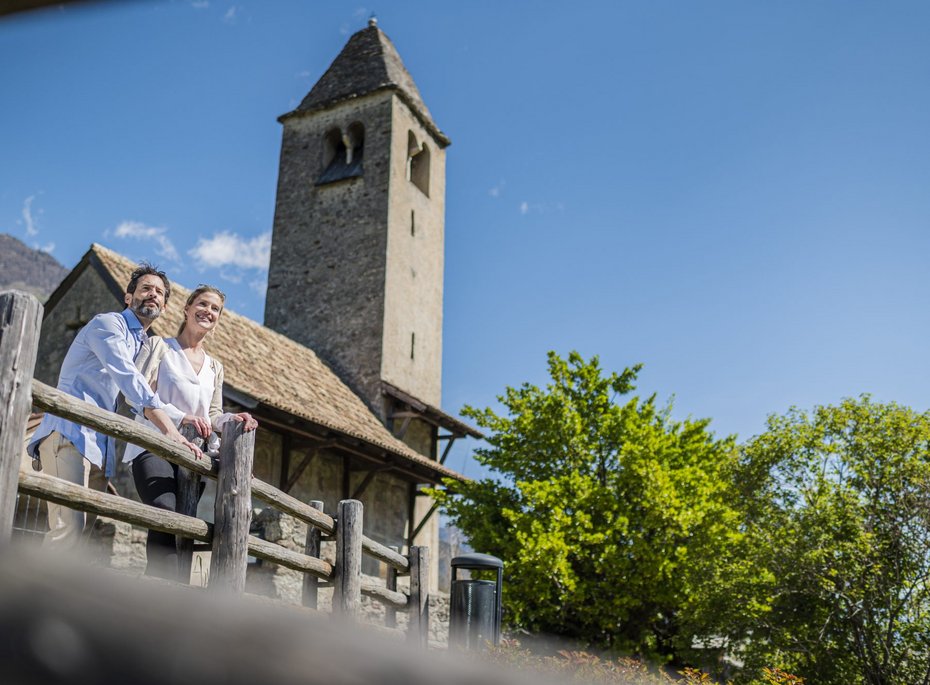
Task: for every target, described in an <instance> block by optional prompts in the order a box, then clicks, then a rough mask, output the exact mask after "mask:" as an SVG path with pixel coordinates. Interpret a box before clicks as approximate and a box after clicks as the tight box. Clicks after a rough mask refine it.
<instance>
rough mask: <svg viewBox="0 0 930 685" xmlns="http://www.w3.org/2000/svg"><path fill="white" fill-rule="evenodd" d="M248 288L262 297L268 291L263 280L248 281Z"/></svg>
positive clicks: (265, 280)
mask: <svg viewBox="0 0 930 685" xmlns="http://www.w3.org/2000/svg"><path fill="white" fill-rule="evenodd" d="M249 287H250V288H251V289H252V290H254V291H255V292H256V293H257V294H258V295H259V296H261V297H264V296H265V293H266V292H267V291H268V280H267V279H265V278H256V279H255V280H254V281H249Z"/></svg>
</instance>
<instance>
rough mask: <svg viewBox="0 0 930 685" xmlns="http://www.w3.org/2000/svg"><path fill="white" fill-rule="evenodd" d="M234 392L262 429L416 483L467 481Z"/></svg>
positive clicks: (234, 399) (229, 395) (232, 395)
mask: <svg viewBox="0 0 930 685" xmlns="http://www.w3.org/2000/svg"><path fill="white" fill-rule="evenodd" d="M230 390H231V392H230V391H227V390H225V389H224V395H225V396H226V397H227V399H229V400H230V401H231V402H233V403H235V404H239V405H241V406H243V407H245V408H246V409H248V410H249V411H250V412H252V413H253V414H255V416H256V418H257V419H258V420H259V425H265V426H269V427H272V428H274V429H277V430H279V431H284V432H287V433H290V434H292V435H296V436H299V437H302V438H305V439H308V440H311V441H314V442H321V443H323V442H325V443H328V444H329V449H332V450H335V451H337V452H342V453H344V454H347V455H349V456H352V457H356V458H360V459H362V460H364V461H367V462H369V463H372V464H377V465H385V464H387V465H390V466H391V471H392V472H393V473H396V474H397V475H399V476H401V477H403V478H404V479H405V480H409V481H411V482H414V483H429V484H432V485H441V484H442V482H443V479H445V478H452V479H454V480H458V481H462V482H464V481H466V480H467V479H466V478H465V477H464V476H462V475H461V474H459V473H456V472H455V471H452V470H451V469H449V468H447V467H444V466H443V465H441V464H440V463H439V462H431V461H430V463H424V462H426V461H427V460H426V457H424V462H419V461H414V460H412V459H410V458H409V457H407V456H406V455H403V454H397V453H395V452H393V451H391V450H389V449H387V448H385V447H382V446H380V445H375V444H373V443H370V442H368V441H366V440H363V439H361V438H358V437H356V436H354V435H349V434H347V433H344V432H342V431H339V430H337V429H334V428H332V427H330V426H324V425H322V424H319V423H316V422H314V421H311V420H308V419H305V418H303V417H299V416H294V415H293V414H290V413H288V412H286V411H284V410H282V409H279V408H277V407H274V406H271V405H268V404H266V403H264V402H260V401H258V400H254V399H253V398H249V397H248V396H247V395H243V393H240V392H238V391H236V390H235V389H230ZM433 464H435V466H434V465H433Z"/></svg>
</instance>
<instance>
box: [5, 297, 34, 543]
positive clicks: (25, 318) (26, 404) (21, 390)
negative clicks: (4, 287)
mask: <svg viewBox="0 0 930 685" xmlns="http://www.w3.org/2000/svg"><path fill="white" fill-rule="evenodd" d="M41 327H42V305H41V304H39V301H38V300H37V299H36V298H35V297H33V296H32V295H29V294H27V293H22V292H18V291H15V290H8V291H5V292H2V293H0V544H5V543H7V542H9V540H10V538H11V537H12V529H13V517H14V516H15V515H16V485H17V483H18V481H19V464H20V459H21V457H22V452H23V436H24V435H25V432H26V421H27V419H28V418H29V409H30V407H31V406H32V373H33V371H35V366H36V354H37V352H38V349H39V331H40V329H41Z"/></svg>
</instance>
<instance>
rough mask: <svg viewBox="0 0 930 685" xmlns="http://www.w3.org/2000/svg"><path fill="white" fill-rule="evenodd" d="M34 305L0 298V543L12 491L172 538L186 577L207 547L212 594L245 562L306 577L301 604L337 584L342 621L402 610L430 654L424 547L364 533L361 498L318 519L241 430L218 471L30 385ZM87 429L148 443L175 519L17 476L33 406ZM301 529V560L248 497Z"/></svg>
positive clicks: (229, 432) (237, 583)
mask: <svg viewBox="0 0 930 685" xmlns="http://www.w3.org/2000/svg"><path fill="white" fill-rule="evenodd" d="M41 319H42V308H41V305H40V304H39V302H38V300H36V299H35V298H34V297H32V296H31V295H26V294H24V293H20V292H15V291H14V292H4V293H0V403H2V407H3V413H2V414H0V546H3V545H6V544H9V540H10V534H11V529H12V525H13V517H14V513H15V506H16V494H17V489H18V491H19V492H20V493H23V494H28V495H31V496H36V497H39V498H42V499H45V500H48V501H52V502H56V503H58V504H62V505H64V506H67V507H70V508H72V509H77V510H80V511H84V512H89V513H94V514H98V515H103V516H108V517H110V518H113V519H116V520H119V521H125V522H127V523H131V524H134V525H138V526H143V527H145V528H149V529H152V530H159V531H163V532H166V533H172V534H174V535H177V536H180V538H182V539H183V540H185V541H187V542H186V543H183V542H182V543H181V544H180V545H179V547H180V551H181V554H180V556H181V558H182V560H185V561H184V563H183V565H182V568H183V567H184V566H186V568H187V570H188V571H189V569H190V555H191V552H192V548H193V542H194V541H200V542H204V543H209V544H210V545H211V549H212V554H211V562H210V563H211V566H210V581H209V586H208V590H209V591H210V592H224V593H233V594H238V593H242V592H243V591H244V588H245V579H246V569H247V564H248V557H249V556H250V555H251V556H253V557H256V558H259V559H263V560H267V561H270V562H273V563H275V564H280V565H281V566H285V567H287V568H290V569H294V570H296V571H300V572H301V573H303V574H304V583H303V603H304V605H305V606H307V607H310V608H314V609H315V608H317V595H318V590H319V588H320V587H321V586H322V587H328V586H331V587H332V588H333V613H334V614H336V615H339V616H342V617H345V618H348V619H355V618H357V617H358V615H359V611H360V607H361V596H362V595H366V596H368V597H370V598H372V599H375V600H377V601H379V602H381V603H383V604H384V605H385V607H386V619H385V622H386V625H387V626H388V627H393V626H394V624H395V612H396V610H398V609H401V610H406V611H407V612H408V639H409V641H410V642H412V643H414V644H417V645H419V646H422V647H424V648H425V647H426V645H427V639H428V635H429V612H428V599H429V548H427V547H411V548H410V554H409V556H405V555H402V554H400V553H399V552H397V551H396V550H394V549H391V548H388V547H386V546H384V545H382V544H380V543H378V542H376V541H374V540H371V539H369V538H368V537H366V536H365V535H363V534H362V523H363V508H362V503H361V502H359V501H357V500H343V501H341V502H339V506H338V509H337V514H336V516H335V517H331V516H328V515H327V514H325V513H323V511H322V510H323V503H322V502H319V501H314V502H311V503H309V504H307V503H304V502H301V501H300V500H298V499H296V498H294V497H292V496H290V495H288V494H286V493H284V492H282V491H281V490H278V489H277V488H275V487H273V486H271V485H269V484H268V483H265V482H263V481H261V480H258V479H256V478H254V477H253V476H252V458H253V451H254V442H255V433H254V432H249V433H246V432H244V431H243V430H242V424H241V423H239V422H229V423H227V424H226V427H225V429H224V431H223V440H222V443H221V447H220V455H219V460H218V462H217V463H215V464H214V463H213V462H212V460H210V459H200V460H198V459H195V458H194V456H193V454H192V453H191V452H190V451H189V450H188V449H186V448H184V447H182V446H180V445H178V444H176V443H173V442H171V441H170V440H168V439H167V438H165V437H164V436H163V435H161V434H159V433H156V432H155V431H152V430H150V429H148V428H145V427H142V426H140V425H139V424H138V423H136V422H135V421H133V420H131V419H128V418H126V417H123V416H119V415H117V414H114V413H111V412H108V411H104V410H102V409H100V408H98V407H96V406H93V405H91V404H89V403H87V402H83V401H81V400H78V399H77V398H74V397H72V396H70V395H67V394H65V393H63V392H61V391H59V390H57V389H55V388H52V387H49V386H48V385H45V384H44V383H41V382H39V381H37V380H34V379H32V373H33V371H34V369H35V360H36V353H37V348H38V338H39V330H40V326H41ZM33 405H34V406H36V407H38V408H40V409H42V410H44V411H46V412H49V413H52V414H55V415H56V416H60V417H62V418H65V419H68V420H70V421H74V422H75V423H80V424H83V425H86V426H89V427H91V428H93V429H94V430H96V431H99V432H102V433H105V434H107V435H111V436H113V437H115V438H118V439H120V440H125V441H126V442H131V443H134V444H137V445H140V446H142V447H144V448H145V449H147V450H149V451H150V452H152V453H154V454H157V455H159V456H161V457H163V458H165V459H167V460H168V461H170V462H172V463H174V464H177V465H178V466H179V467H181V468H180V469H179V473H180V474H182V476H181V477H179V487H178V490H179V492H178V512H177V513H175V512H168V511H164V510H162V509H157V508H155V507H151V506H147V505H144V504H141V503H139V502H136V501H134V500H130V499H126V498H123V497H119V496H116V495H111V494H106V493H100V492H96V491H93V490H89V489H87V488H84V487H81V486H78V485H74V484H72V483H69V482H67V481H64V480H61V479H58V478H53V477H51V476H47V475H45V474H43V473H41V472H34V473H28V472H25V471H20V460H21V454H22V448H23V444H22V441H23V435H24V433H25V427H26V421H27V419H28V416H29V412H30V407H31V406H33ZM201 477H207V478H214V479H216V480H217V492H216V505H215V512H214V523H213V524H212V525H211V524H208V523H207V522H205V521H203V520H201V519H198V518H196V517H195V516H194V515H193V514H194V513H195V512H196V508H197V498H198V495H199V491H200V488H199V479H200V478H201ZM253 497H254V498H256V499H258V500H261V501H263V502H265V503H267V504H269V505H271V506H273V507H275V508H276V509H277V510H279V511H281V512H283V513H286V514H289V515H291V516H293V517H295V518H297V519H300V520H301V521H303V522H305V523H306V524H307V526H308V528H307V531H308V532H307V538H306V545H305V549H304V552H303V553H299V552H295V551H293V550H290V549H287V548H285V547H282V546H279V545H277V544H274V543H272V542H268V541H266V540H262V539H259V538H257V537H255V536H252V535H249V524H250V521H251V513H252V498H253ZM324 536H326V538H329V539H334V540H335V545H336V554H335V563H333V564H331V563H329V562H327V561H325V560H323V559H321V558H320V551H321V541H322V540H323V537H324ZM363 554H367V555H369V556H371V557H374V558H375V559H378V560H380V561H382V562H384V563H385V564H387V565H388V577H387V586H386V587H384V586H381V585H379V584H377V583H373V582H370V581H366V580H365V579H364V578H363V576H362V573H361V560H362V555H363ZM399 575H409V576H410V585H409V592H406V593H405V592H399V591H398V590H397V577H398V576H399Z"/></svg>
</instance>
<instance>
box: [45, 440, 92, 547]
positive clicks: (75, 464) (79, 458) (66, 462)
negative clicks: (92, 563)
mask: <svg viewBox="0 0 930 685" xmlns="http://www.w3.org/2000/svg"><path fill="white" fill-rule="evenodd" d="M39 458H40V459H41V461H42V471H43V473H45V474H47V475H49V476H54V477H55V478H61V479H62V480H66V481H68V482H70V483H75V484H76V485H83V486H84V487H85V488H86V487H90V488H91V489H93V490H98V491H101V492H103V491H105V490H106V488H107V479H106V477H105V476H104V474H103V471H102V470H101V469H100V468H98V467H97V466H94V465H93V464H91V463H90V462H89V461H87V460H86V459H85V458H84V455H82V454H81V453H80V452H78V451H77V448H76V447H75V446H74V445H72V444H71V441H70V440H68V439H67V438H65V437H64V436H63V435H61V433H59V432H58V431H52V432H51V433H50V434H49V436H48V437H47V438H45V439H44V440H43V441H42V442H41V444H40V445H39ZM86 518H87V521H85V514H84V512H83V511H76V510H74V509H69V508H67V507H63V506H62V505H60V504H55V503H54V502H49V503H48V527H49V531H48V533H46V534H45V539H44V540H43V542H42V544H43V545H44V546H47V547H52V548H55V549H69V548H72V547H75V546H76V545H77V543H78V542H79V541H80V539H81V535H82V534H83V532H84V528H85V526H86V527H87V530H88V531H89V530H90V528H91V526H93V523H94V521H95V520H96V518H97V515H96V514H90V515H88V516H87V517H86Z"/></svg>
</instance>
